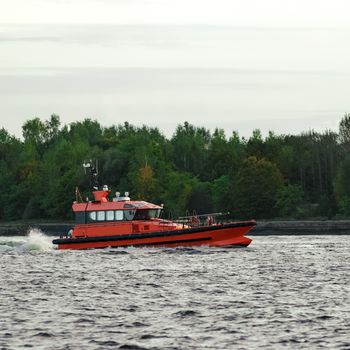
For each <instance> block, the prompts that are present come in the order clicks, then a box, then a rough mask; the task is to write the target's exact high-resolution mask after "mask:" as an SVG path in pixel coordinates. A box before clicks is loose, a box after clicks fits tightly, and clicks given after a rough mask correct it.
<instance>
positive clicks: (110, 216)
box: [106, 210, 114, 221]
mask: <svg viewBox="0 0 350 350" xmlns="http://www.w3.org/2000/svg"><path fill="white" fill-rule="evenodd" d="M106 220H107V221H113V220H114V211H113V210H107V211H106Z"/></svg>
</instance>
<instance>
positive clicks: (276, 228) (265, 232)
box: [0, 220, 350, 236]
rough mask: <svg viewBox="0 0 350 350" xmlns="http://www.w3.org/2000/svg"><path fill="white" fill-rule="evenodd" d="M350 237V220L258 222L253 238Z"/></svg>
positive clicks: (50, 231) (15, 227)
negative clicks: (290, 236) (281, 236)
mask: <svg viewBox="0 0 350 350" xmlns="http://www.w3.org/2000/svg"><path fill="white" fill-rule="evenodd" d="M73 226H74V223H73V222H64V223H57V222H49V223H47V222H46V223H45V222H39V223H37V222H29V223H23V222H20V223H18V222H12V223H0V236H23V235H25V234H26V233H27V232H28V231H29V230H30V229H32V228H37V229H39V230H41V231H43V232H44V233H45V234H46V235H50V236H60V235H62V234H65V233H67V232H68V231H69V230H70V229H71V228H72V227H73ZM341 234H342V235H350V220H290V221H288V220H285V221H282V220H281V221H258V223H257V226H256V227H254V229H253V230H252V231H251V232H250V233H249V235H251V236H269V235H341Z"/></svg>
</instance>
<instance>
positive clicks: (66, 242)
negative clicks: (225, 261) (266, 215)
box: [53, 164, 256, 249]
mask: <svg viewBox="0 0 350 350" xmlns="http://www.w3.org/2000/svg"><path fill="white" fill-rule="evenodd" d="M84 166H85V168H89V169H90V175H91V181H92V184H93V186H92V188H93V195H94V200H92V201H89V200H87V201H86V202H83V201H82V200H81V202H78V200H77V201H75V202H73V206H72V208H73V212H74V213H75V220H76V224H75V226H74V228H73V229H72V230H70V232H69V233H68V234H67V235H66V236H62V237H60V238H59V239H55V240H53V244H56V245H57V246H58V248H59V249H96V248H106V247H128V246H134V247H188V246H200V245H205V246H212V247H222V246H237V247H246V246H248V245H249V244H250V242H251V241H252V240H251V239H250V238H248V237H245V234H247V233H248V232H249V231H250V230H251V229H252V228H253V227H254V226H255V225H256V222H255V220H249V221H237V222H233V221H231V222H225V223H224V222H219V221H218V220H217V218H218V216H219V215H221V213H214V214H206V215H191V216H186V217H182V218H179V220H174V221H172V220H165V219H161V218H160V214H161V211H162V209H163V206H159V205H155V204H151V203H148V202H145V201H133V200H131V199H130V198H129V194H128V193H125V195H124V196H120V193H118V192H117V193H116V197H114V198H113V199H112V200H109V199H108V195H109V194H110V192H111V191H110V190H109V189H108V187H107V186H103V188H102V189H99V187H98V184H97V171H96V167H94V166H92V165H90V164H84ZM80 198H81V196H80ZM77 199H78V198H77Z"/></svg>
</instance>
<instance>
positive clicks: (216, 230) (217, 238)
mask: <svg viewBox="0 0 350 350" xmlns="http://www.w3.org/2000/svg"><path fill="white" fill-rule="evenodd" d="M254 226H255V221H242V222H233V223H227V224H221V225H212V226H205V227H193V228H186V229H182V230H171V231H158V232H148V233H131V234H119V235H113V236H110V235H107V236H90V237H82V238H61V239H56V240H54V241H53V243H54V244H57V245H58V248H59V249H96V248H107V247H128V246H134V247H189V246H201V245H205V246H210V247H222V246H240V247H246V246H248V245H249V244H250V242H251V241H252V240H251V239H250V238H248V237H245V236H244V235H245V234H247V233H248V232H249V231H250V230H251V229H252V228H253V227H254Z"/></svg>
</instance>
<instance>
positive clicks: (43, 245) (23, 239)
mask: <svg viewBox="0 0 350 350" xmlns="http://www.w3.org/2000/svg"><path fill="white" fill-rule="evenodd" d="M51 249H53V244H52V238H51V237H48V236H46V235H45V234H44V233H43V232H42V231H41V230H39V229H36V228H33V229H30V230H29V231H28V233H27V235H26V236H19V237H0V252H1V251H11V250H15V251H20V252H26V251H33V250H42V251H47V250H51Z"/></svg>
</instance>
